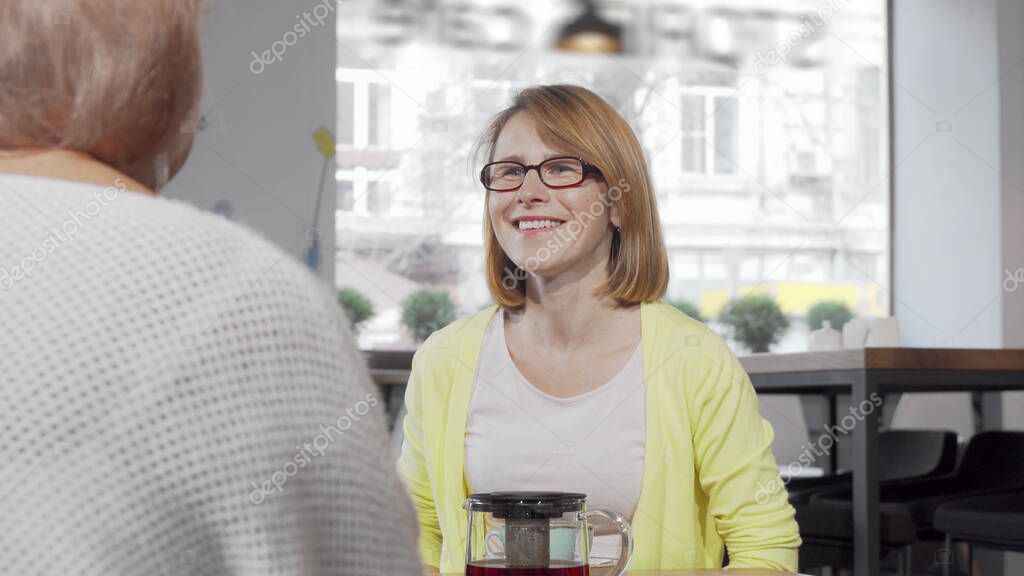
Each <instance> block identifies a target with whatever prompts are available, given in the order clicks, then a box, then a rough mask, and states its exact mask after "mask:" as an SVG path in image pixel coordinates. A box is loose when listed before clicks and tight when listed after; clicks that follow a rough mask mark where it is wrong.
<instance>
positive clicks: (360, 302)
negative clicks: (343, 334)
mask: <svg viewBox="0 0 1024 576" xmlns="http://www.w3.org/2000/svg"><path fill="white" fill-rule="evenodd" d="M338 304H339V305H340V306H341V307H342V309H343V310H345V315H346V316H348V320H349V322H350V323H351V324H352V331H353V332H359V329H360V327H361V326H362V324H363V323H364V322H366V321H367V320H369V319H370V318H373V316H374V315H375V314H376V312H375V311H374V310H373V302H370V299H369V298H367V297H366V296H364V295H363V293H362V292H360V291H358V290H356V289H355V288H342V289H341V290H338Z"/></svg>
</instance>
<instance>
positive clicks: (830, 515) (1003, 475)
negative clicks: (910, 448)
mask: <svg viewBox="0 0 1024 576" xmlns="http://www.w3.org/2000/svg"><path fill="white" fill-rule="evenodd" d="M1018 488H1019V489H1024V432H1005V431H992V432H981V433H979V434H977V435H975V436H974V437H973V438H972V439H971V441H970V443H969V444H968V445H967V448H966V450H965V451H964V457H963V460H962V461H961V462H960V465H959V466H958V467H957V469H956V472H954V473H953V474H949V475H947V476H940V477H934V478H925V479H915V480H894V481H890V482H885V483H883V484H882V485H881V486H880V487H879V538H880V540H881V544H882V548H883V550H888V551H891V550H892V549H893V548H899V547H909V546H910V545H911V544H913V543H915V542H917V541H919V540H926V541H942V540H943V539H944V534H943V533H941V532H939V531H938V530H936V529H935V528H934V526H933V525H932V518H933V515H934V512H935V509H936V508H938V507H939V506H940V505H941V504H944V503H945V502H948V501H951V500H954V499H957V498H964V497H971V496H982V495H986V494H991V493H996V492H1001V491H1006V490H1009V489H1018ZM852 504H853V497H852V494H851V492H850V490H849V489H840V490H824V491H821V492H818V493H816V494H814V495H812V496H811V498H810V502H809V503H808V505H806V506H803V507H801V509H798V510H797V522H798V523H799V524H800V530H801V534H802V535H803V536H805V539H806V540H809V541H811V542H812V543H819V542H826V543H830V544H834V545H839V546H850V545H851V544H850V543H851V541H852V538H853V520H852V518H853V507H852ZM906 551H907V552H909V548H908V549H907V550H906ZM909 557H910V556H909V554H905V559H906V561H907V562H909ZM903 569H904V568H903V567H902V566H901V570H903Z"/></svg>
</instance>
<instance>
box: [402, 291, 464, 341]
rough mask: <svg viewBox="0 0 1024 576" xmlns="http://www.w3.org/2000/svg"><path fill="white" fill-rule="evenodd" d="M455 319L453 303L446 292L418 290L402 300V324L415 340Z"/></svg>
mask: <svg viewBox="0 0 1024 576" xmlns="http://www.w3.org/2000/svg"><path fill="white" fill-rule="evenodd" d="M454 321H455V303H454V302H452V299H451V297H450V296H448V293H447V292H440V291H436V290H418V291H416V292H413V293H412V294H410V295H409V296H408V297H407V298H406V299H405V301H403V302H402V324H404V325H405V327H406V328H408V329H409V331H410V332H412V335H413V338H415V339H416V341H417V342H423V341H424V340H426V339H427V337H429V336H430V335H431V334H433V333H434V332H436V331H437V330H440V329H441V328H444V327H445V326H447V325H448V324H451V323H452V322H454Z"/></svg>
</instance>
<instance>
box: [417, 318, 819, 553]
mask: <svg viewBox="0 0 1024 576" xmlns="http://www.w3.org/2000/svg"><path fill="white" fill-rule="evenodd" d="M496 310H497V307H496V306H491V307H489V308H487V309H485V310H483V311H481V312H478V313H476V314H474V315H473V316H470V317H468V318H464V319H461V320H458V321H456V322H454V323H452V324H450V325H448V326H446V327H445V328H443V329H441V330H439V331H437V332H435V333H434V334H433V335H432V336H431V337H430V338H428V339H427V341H426V342H424V344H423V345H422V346H421V347H420V349H419V350H418V351H417V352H416V355H415V356H414V358H413V365H412V374H411V375H410V378H409V386H408V389H407V391H406V396H405V402H406V406H407V409H408V415H407V416H406V418H405V422H404V429H405V443H404V444H403V446H402V455H401V457H400V458H399V461H398V468H399V472H400V474H401V476H402V479H403V480H404V482H405V484H406V486H407V488H408V489H409V491H410V493H411V495H412V499H413V502H414V504H415V505H416V509H417V513H418V515H419V523H420V552H421V554H422V556H423V560H424V562H425V563H427V564H430V565H431V566H437V567H440V569H441V572H452V573H462V572H463V571H464V570H465V556H466V534H467V515H466V512H465V511H464V510H463V508H462V504H463V502H464V501H465V499H466V497H467V496H468V487H467V484H466V479H465V473H464V458H465V433H466V418H467V415H468V411H469V400H470V392H471V390H472V386H473V382H474V374H475V372H476V367H477V362H478V359H479V355H480V349H481V345H482V343H483V335H484V332H485V329H486V328H487V325H488V322H489V321H490V320H491V318H492V317H493V315H494V313H495V311H496ZM640 317H641V325H642V329H641V331H642V339H643V355H644V362H643V364H644V382H645V387H646V388H645V392H646V418H647V427H646V430H647V431H646V439H645V442H646V447H645V456H644V471H643V481H642V487H641V492H640V500H639V502H638V503H637V507H636V510H635V512H634V514H633V521H632V525H633V533H634V539H635V547H634V553H633V560H632V561H631V562H630V569H633V570H673V569H692V568H717V567H720V566H721V564H722V546H723V541H724V543H725V544H726V545H728V548H729V563H730V565H731V566H736V567H741V566H742V567H759V568H770V569H776V570H788V571H794V572H795V571H796V567H797V550H798V548H799V546H800V536H799V533H798V530H797V525H796V521H795V519H794V511H793V508H792V507H791V506H790V505H789V503H788V501H787V495H786V491H785V490H784V489H780V487H781V486H782V483H781V480H780V478H779V469H778V467H777V465H776V463H775V457H774V456H773V455H772V452H771V443H772V437H773V433H772V429H771V426H770V425H769V424H768V422H766V421H765V420H763V419H762V418H761V415H760V412H759V408H758V403H757V397H756V395H755V394H754V388H753V387H752V386H751V384H750V379H749V377H748V376H747V374H746V372H744V370H743V367H742V366H741V365H740V363H739V361H738V360H737V359H736V357H735V355H733V354H732V352H731V351H730V350H729V348H728V347H727V346H726V345H725V343H724V342H723V341H722V340H721V338H719V337H718V336H716V335H715V334H714V333H712V332H711V331H710V330H709V329H708V328H707V327H706V326H705V325H704V324H701V323H700V322H698V321H696V320H693V319H691V318H690V317H688V316H686V315H685V314H683V313H681V312H679V311H677V310H676V309H675V308H673V307H671V306H668V305H666V304H663V303H661V302H652V303H645V304H643V305H641V314H640ZM609 456H610V457H613V458H614V454H611V455H609Z"/></svg>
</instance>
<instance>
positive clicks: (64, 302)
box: [0, 174, 420, 576]
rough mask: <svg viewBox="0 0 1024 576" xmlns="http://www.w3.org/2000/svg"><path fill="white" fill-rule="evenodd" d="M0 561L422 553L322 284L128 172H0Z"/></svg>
mask: <svg viewBox="0 0 1024 576" xmlns="http://www.w3.org/2000/svg"><path fill="white" fill-rule="evenodd" d="M0 222H2V224H0V519H2V520H0V566H2V567H3V568H2V569H0V571H2V572H3V573H4V574H19V575H23V576H28V575H35V574H46V575H50V574H97V575H99V574H102V575H104V576H124V575H136V574H137V575H140V576H143V575H144V576H153V575H166V576H171V575H178V574H182V575H184V574H189V575H191V574H218V575H221V574H228V575H231V574H245V575H247V576H249V575H258V574H275V575H300V574H301V575H319V574H324V575H326V574H331V575H336V574H344V575H355V574H364V575H365V574H403V575H404V574H408V575H412V574H416V575H418V574H420V565H419V560H418V558H417V556H418V555H417V552H416V530H417V525H416V520H415V515H414V511H413V508H412V504H411V502H410V501H409V499H408V498H407V496H406V495H405V494H406V493H405V490H404V489H403V488H402V485H401V484H400V482H399V480H398V478H397V474H396V472H395V471H394V468H393V464H392V463H391V461H390V459H389V458H388V456H387V454H388V443H387V440H386V431H385V426H384V421H383V416H382V414H381V406H380V404H381V403H380V401H379V400H378V399H377V397H376V395H377V392H376V390H375V389H374V388H373V386H372V384H371V383H370V381H369V379H368V375H367V372H366V370H365V368H364V367H363V365H362V362H361V358H360V355H359V352H358V351H357V350H356V347H355V344H354V341H353V338H352V336H351V334H350V333H349V330H348V328H347V322H346V320H345V319H344V314H343V313H342V312H341V311H340V309H339V307H338V305H337V303H336V301H335V299H334V297H333V296H332V295H331V294H330V293H329V291H328V290H326V289H325V287H324V286H323V285H321V283H320V282H319V281H318V280H317V279H316V278H315V277H314V276H313V275H312V274H311V273H310V272H309V271H308V270H306V269H305V267H303V266H302V265H300V264H299V263H298V262H296V261H295V260H293V259H292V258H291V257H288V256H286V255H285V254H284V253H283V252H281V251H280V250H278V249H277V248H275V247H273V246H272V245H271V244H270V243H269V242H267V241H265V240H263V239H262V238H260V237H258V236H256V235H255V234H253V233H252V232H250V231H248V230H246V229H243V228H241V227H239V226H237V225H235V224H232V223H230V222H228V221H227V220H224V219H222V218H220V217H217V216H213V215H210V214H206V213H203V212H200V211H199V210H196V209H194V208H191V207H189V206H187V205H185V204H183V203H180V202H176V201H170V200H166V199H158V198H153V197H149V196H144V195H141V194H136V193H133V192H129V191H125V190H124V189H123V187H122V188H121V189H119V188H116V187H114V188H104V187H101V186H92V185H85V184H77V183H71V182H66V181H59V180H49V179H41V178H31V177H25V176H13V175H6V174H0Z"/></svg>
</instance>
